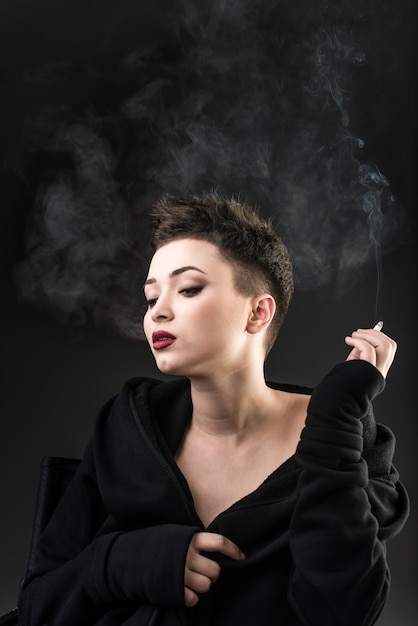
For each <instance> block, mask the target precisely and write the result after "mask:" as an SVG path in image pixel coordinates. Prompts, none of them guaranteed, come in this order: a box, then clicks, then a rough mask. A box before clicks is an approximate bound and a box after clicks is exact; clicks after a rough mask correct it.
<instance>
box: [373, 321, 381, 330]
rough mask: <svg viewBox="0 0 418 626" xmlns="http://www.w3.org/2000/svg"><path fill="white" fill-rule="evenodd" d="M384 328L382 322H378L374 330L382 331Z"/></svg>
mask: <svg viewBox="0 0 418 626" xmlns="http://www.w3.org/2000/svg"><path fill="white" fill-rule="evenodd" d="M382 328H383V322H382V321H380V322H377V324H375V325H374V326H373V330H382Z"/></svg>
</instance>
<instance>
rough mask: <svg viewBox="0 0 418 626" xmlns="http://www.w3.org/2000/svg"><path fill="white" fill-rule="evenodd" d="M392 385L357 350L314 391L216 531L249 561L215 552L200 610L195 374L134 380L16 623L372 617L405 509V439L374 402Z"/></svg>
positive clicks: (85, 467) (89, 454)
mask: <svg viewBox="0 0 418 626" xmlns="http://www.w3.org/2000/svg"><path fill="white" fill-rule="evenodd" d="M269 384H270V383H269ZM271 386H273V387H275V388H279V389H285V390H286V391H290V392H294V393H310V391H309V390H307V389H306V388H302V387H297V386H290V385H278V384H273V383H271ZM383 387H384V379H383V377H382V376H381V374H380V373H379V371H378V370H377V369H376V368H374V367H373V366H372V365H370V364H369V363H366V362H364V361H350V362H345V363H341V364H339V365H337V366H336V367H335V368H334V369H333V370H332V371H331V372H330V373H329V374H328V375H327V376H326V377H325V378H324V379H323V381H322V382H321V383H320V384H319V385H318V386H317V387H316V388H315V390H314V391H313V393H312V396H311V399H310V402H309V407H308V416H307V420H306V426H305V428H304V429H303V431H302V435H301V439H300V442H299V444H298V447H297V450H296V454H295V455H293V456H292V457H291V458H289V459H288V460H287V461H286V462H284V463H283V464H282V465H281V466H280V467H278V468H277V469H276V470H275V471H274V472H273V473H272V474H271V475H270V476H269V477H268V478H267V479H266V480H265V481H264V482H263V483H262V484H261V485H260V486H259V487H258V488H257V489H256V490H255V491H253V492H252V493H250V494H249V495H247V496H246V497H244V498H242V499H241V500H239V501H238V502H236V503H235V504H233V505H232V506H231V507H229V508H228V509H227V510H225V511H224V512H222V513H221V514H220V515H218V516H217V517H216V518H215V519H214V520H213V521H212V522H211V524H210V525H209V527H208V528H207V529H206V530H207V531H213V532H217V533H221V534H223V535H225V536H227V537H229V538H230V539H231V540H232V541H233V542H235V543H236V544H237V545H238V546H239V547H240V548H241V550H242V551H243V552H244V554H245V555H246V558H245V559H244V560H242V561H234V560H232V559H229V558H227V557H225V556H222V555H216V554H215V555H214V554H211V555H210V557H211V558H214V559H216V560H218V562H219V563H220V564H221V567H222V573H221V576H220V578H219V580H218V581H217V582H216V583H214V584H213V585H212V587H211V590H210V591H209V592H208V593H206V594H202V595H201V597H200V601H199V603H198V604H197V606H196V607H194V608H188V607H185V604H184V567H185V558H186V553H187V549H188V546H189V542H190V540H191V537H192V535H193V534H194V533H195V532H198V531H202V530H204V527H203V524H202V522H201V520H200V519H199V517H198V515H197V513H196V511H195V509H194V506H193V499H192V496H191V493H190V490H189V488H188V485H187V482H186V480H185V478H184V476H183V475H182V473H181V472H180V470H179V469H178V467H177V465H176V463H175V461H174V455H175V453H176V450H177V448H178V446H179V445H180V442H181V439H182V436H183V434H184V431H185V428H186V427H187V424H188V423H189V421H190V419H191V413H192V404H191V396H190V383H189V381H188V380H186V379H179V380H177V379H176V380H172V381H170V382H161V381H158V380H154V379H147V378H141V379H133V380H130V381H128V382H127V383H126V384H125V385H124V387H123V389H122V390H121V393H120V394H119V395H118V396H117V397H116V398H114V399H112V400H111V401H109V402H108V403H107V404H106V405H105V407H104V408H103V409H102V411H101V413H100V415H99V416H98V419H97V422H96V426H95V430H94V434H93V437H92V440H91V441H90V443H89V445H88V446H87V449H86V452H85V455H84V458H83V461H82V463H81V465H80V467H79V469H78V471H77V474H76V475H75V477H74V479H73V481H72V483H71V484H70V486H69V488H68V490H67V492H66V493H65V494H64V497H63V498H62V500H61V502H60V503H59V505H58V508H57V510H56V512H55V514H54V515H53V517H52V519H51V521H50V522H49V524H48V526H47V527H46V529H45V531H44V533H43V535H42V537H41V542H40V551H39V555H38V563H39V564H38V566H37V567H36V569H35V570H34V571H33V572H31V573H30V575H28V576H27V578H26V579H25V580H24V582H23V584H22V589H21V595H20V600H19V611H20V621H19V623H20V624H21V626H43V625H53V626H84V625H85V626H92V625H93V624H94V625H100V626H121V625H123V626H209V625H211V626H242V625H243V624H253V625H254V626H273V625H274V626H279V625H280V626H370V625H371V624H374V623H375V621H376V619H377V617H378V615H379V614H380V612H381V610H382V608H383V606H384V604H385V601H386V599H387V596H388V592H389V585H390V583H389V572H388V566H387V560H386V549H385V543H386V540H387V539H389V538H390V537H392V536H394V535H396V534H397V533H398V532H399V531H400V530H401V528H402V526H403V524H404V523H405V520H406V518H407V516H408V497H407V494H406V492H405V489H404V487H403V485H402V483H401V482H400V481H399V477H398V474H397V472H396V470H395V469H394V467H393V465H392V458H393V453H394V436H393V434H392V432H391V431H390V430H389V429H388V428H387V427H385V426H383V425H380V424H376V423H375V420H374V417H373V412H372V407H371V401H372V400H373V398H374V397H375V396H376V395H377V394H378V393H380V391H382V389H383ZM220 488H221V486H220Z"/></svg>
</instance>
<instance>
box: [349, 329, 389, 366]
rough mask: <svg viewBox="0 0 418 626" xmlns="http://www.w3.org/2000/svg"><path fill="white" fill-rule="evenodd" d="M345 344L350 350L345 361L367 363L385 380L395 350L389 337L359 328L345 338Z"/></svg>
mask: <svg viewBox="0 0 418 626" xmlns="http://www.w3.org/2000/svg"><path fill="white" fill-rule="evenodd" d="M345 342H346V344H347V345H348V346H350V347H351V348H352V350H351V352H350V354H349V355H348V357H347V361H353V360H356V359H362V360H364V361H368V362H369V363H371V364H372V365H374V366H375V367H377V369H378V370H379V371H380V372H381V374H382V375H383V376H384V377H385V378H386V376H387V373H388V371H389V368H390V366H391V365H392V363H393V359H394V358H395V353H396V350H397V344H396V342H395V341H394V340H393V339H392V338H391V337H389V336H388V335H385V334H384V333H382V332H380V331H379V330H376V329H374V328H368V329H364V328H359V329H358V330H355V331H354V332H353V333H352V334H351V335H350V336H348V337H346V338H345Z"/></svg>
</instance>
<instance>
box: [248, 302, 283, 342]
mask: <svg viewBox="0 0 418 626" xmlns="http://www.w3.org/2000/svg"><path fill="white" fill-rule="evenodd" d="M275 312H276V302H275V300H274V298H273V296H271V295H270V294H268V293H263V294H262V295H261V296H255V297H254V298H253V300H252V310H251V315H250V318H249V320H248V324H247V331H248V332H249V333H251V334H256V333H259V332H261V331H262V330H264V329H265V328H268V326H269V325H270V322H271V320H272V319H273V317H274V314H275Z"/></svg>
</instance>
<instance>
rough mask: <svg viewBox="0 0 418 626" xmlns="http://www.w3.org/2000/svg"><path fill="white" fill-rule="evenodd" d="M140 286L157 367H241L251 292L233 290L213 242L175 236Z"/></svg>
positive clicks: (200, 371) (205, 370) (193, 372)
mask: <svg viewBox="0 0 418 626" xmlns="http://www.w3.org/2000/svg"><path fill="white" fill-rule="evenodd" d="M144 290H145V297H146V300H147V304H148V308H147V312H146V314H145V317H144V331H145V335H146V338H147V340H148V343H149V344H150V346H151V350H152V352H153V354H154V357H155V361H156V364H157V366H158V368H159V369H160V370H161V371H162V372H165V373H167V374H176V375H183V376H188V377H193V376H194V377H202V376H203V377H206V376H211V374H214V373H215V372H217V373H218V374H219V371H223V370H224V368H227V369H228V373H231V368H233V369H236V368H240V367H242V366H244V363H245V358H246V342H247V332H246V328H247V324H248V321H249V319H250V317H251V310H252V308H251V305H252V303H251V297H249V296H243V295H242V294H240V293H238V292H237V290H236V288H235V286H234V280H233V269H232V266H231V265H230V264H229V263H228V262H227V261H225V260H224V259H222V257H221V256H220V253H219V251H218V248H217V247H216V246H215V245H214V244H212V243H209V242H207V241H202V240H197V239H179V240H175V241H172V242H170V243H168V244H166V245H164V246H162V247H161V248H159V249H158V250H157V251H156V253H155V254H154V256H153V258H152V260H151V264H150V267H149V272H148V277H147V280H146V282H145V287H144Z"/></svg>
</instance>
